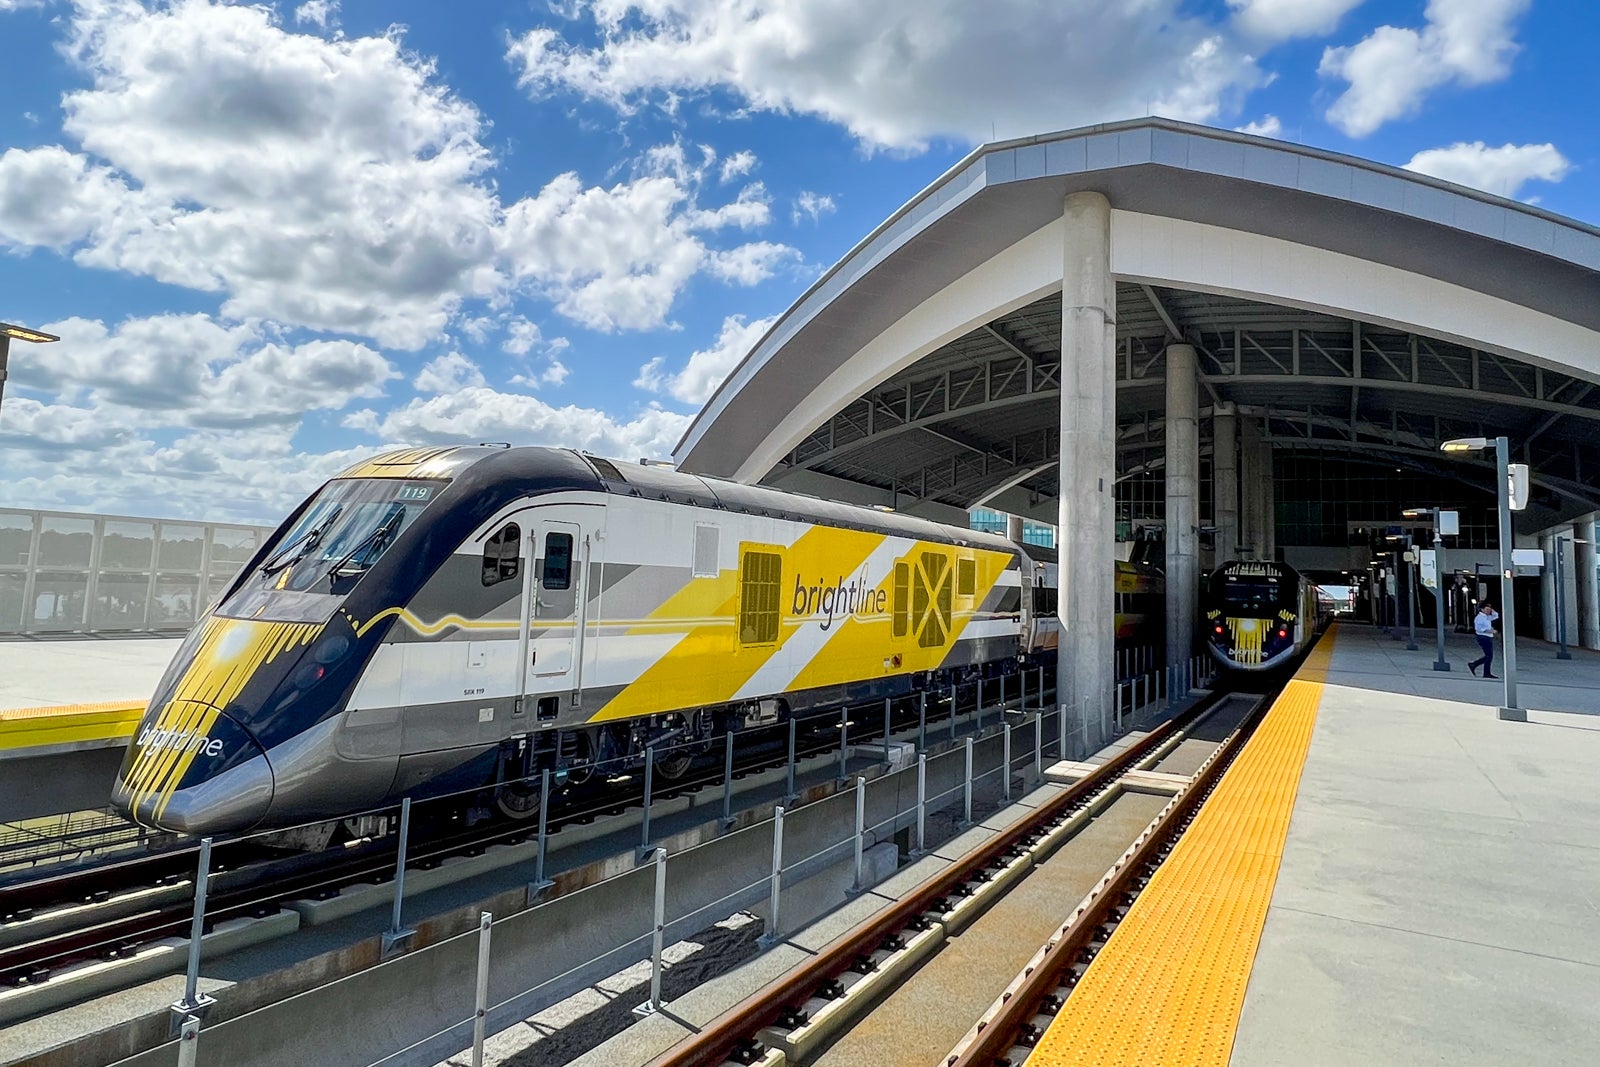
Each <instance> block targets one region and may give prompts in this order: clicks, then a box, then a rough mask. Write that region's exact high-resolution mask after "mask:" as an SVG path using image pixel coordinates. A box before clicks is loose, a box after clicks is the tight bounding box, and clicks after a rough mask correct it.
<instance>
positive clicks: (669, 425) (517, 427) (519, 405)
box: [346, 386, 690, 459]
mask: <svg viewBox="0 0 1600 1067" xmlns="http://www.w3.org/2000/svg"><path fill="white" fill-rule="evenodd" d="M358 418H359V415H358ZM689 419H690V416H688V415H680V414H677V413H675V412H671V411H664V410H662V409H660V408H656V407H650V408H646V409H645V410H643V411H641V412H640V413H639V414H638V415H636V416H635V417H634V418H633V419H632V420H630V421H627V422H622V421H619V420H617V419H616V418H614V417H613V416H611V415H608V414H606V413H605V412H603V411H596V410H595V409H593V408H584V407H577V406H575V405H571V404H569V405H566V406H564V407H555V406H553V405H551V404H547V403H545V402H544V401H543V400H540V399H539V398H538V397H536V396H525V395H522V394H518V393H502V392H499V391H497V390H494V389H490V388H488V387H486V386H482V387H475V388H468V389H462V390H460V391H459V392H455V393H449V394H445V395H441V396H435V397H430V398H428V399H426V400H421V399H418V400H413V401H411V402H410V403H409V404H407V405H406V406H404V407H402V408H397V409H396V410H394V411H391V412H389V413H388V414H386V415H382V416H378V415H374V416H373V417H371V418H370V419H365V420H364V421H363V423H362V424H363V425H364V426H367V427H370V428H371V429H372V430H373V431H374V432H375V433H377V435H378V436H379V437H382V438H383V439H385V440H387V441H393V442H397V443H407V444H418V445H424V444H460V443H467V442H472V441H509V442H511V443H512V444H515V445H559V446H562V447H566V448H581V449H586V450H588V451H590V452H595V453H598V454H600V455H603V456H614V457H617V458H619V459H637V458H639V457H640V456H644V457H660V456H666V455H670V454H671V452H672V446H673V445H675V444H677V443H678V438H679V437H681V436H682V435H683V431H684V430H685V429H686V428H687V427H688V424H689ZM354 424H355V420H346V425H354Z"/></svg>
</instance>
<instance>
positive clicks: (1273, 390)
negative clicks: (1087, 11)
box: [676, 119, 1600, 516]
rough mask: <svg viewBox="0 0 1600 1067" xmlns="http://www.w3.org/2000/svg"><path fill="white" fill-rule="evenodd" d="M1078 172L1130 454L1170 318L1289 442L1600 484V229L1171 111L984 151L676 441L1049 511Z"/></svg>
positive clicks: (801, 473)
mask: <svg viewBox="0 0 1600 1067" xmlns="http://www.w3.org/2000/svg"><path fill="white" fill-rule="evenodd" d="M1082 190H1095V191H1098V192H1102V193H1104V194H1105V195H1106V196H1107V197H1108V198H1109V200H1110V202H1111V205H1112V209H1113V224H1112V227H1113V245H1112V270H1113V273H1114V274H1115V275H1116V276H1117V280H1118V285H1117V304H1118V306H1117V341H1118V368H1117V385H1118V398H1117V407H1118V422H1119V427H1120V429H1119V436H1120V437H1121V438H1122V439H1123V440H1122V444H1121V445H1120V446H1119V467H1120V469H1121V470H1122V471H1130V470H1135V469H1140V468H1141V467H1148V466H1152V465H1157V466H1158V465H1159V464H1160V433H1159V429H1160V418H1161V414H1162V410H1163V407H1164V389H1163V377H1162V375H1163V372H1164V357H1163V352H1164V349H1165V347H1166V345H1168V344H1170V343H1172V342H1174V341H1176V340H1180V339H1181V340H1184V341H1187V342H1189V343H1192V344H1195V345H1196V347H1197V348H1198V349H1199V350H1200V374H1201V381H1202V386H1203V390H1204V392H1203V393H1202V403H1203V404H1209V403H1214V402H1217V401H1230V402H1233V403H1235V404H1237V405H1239V406H1240V407H1241V409H1243V410H1244V411H1246V412H1256V413H1259V414H1261V415H1263V416H1264V417H1265V418H1266V419H1267V422H1266V424H1265V425H1266V427H1267V432H1268V435H1269V437H1270V439H1271V440H1272V441H1273V442H1274V443H1275V444H1276V445H1278V446H1280V447H1285V448H1300V449H1317V450H1324V449H1326V450H1335V451H1340V452H1344V453H1350V454H1356V455H1360V454H1365V453H1371V454H1373V455H1375V456H1381V457H1382V460H1383V461H1384V462H1393V463H1396V464H1404V465H1407V466H1410V467H1413V468H1419V469H1439V470H1440V471H1441V472H1443V473H1446V474H1451V475H1453V476H1459V474H1460V473H1461V471H1462V469H1461V467H1460V466H1459V465H1458V464H1456V463H1455V461H1449V462H1446V461H1443V460H1441V459H1440V457H1439V456H1438V453H1437V442H1438V441H1440V440H1442V439H1446V438H1448V437H1454V436H1476V435H1478V434H1480V433H1487V434H1489V435H1491V436H1492V435H1494V434H1500V433H1503V434H1506V435H1507V436H1508V437H1510V438H1511V439H1512V441H1513V446H1514V448H1515V449H1516V450H1517V451H1518V453H1519V455H1518V458H1525V459H1527V460H1528V461H1529V462H1530V463H1531V464H1532V465H1533V466H1534V468H1535V473H1536V481H1537V483H1538V485H1539V486H1540V487H1541V488H1542V490H1543V492H1544V495H1543V497H1542V498H1541V501H1540V502H1541V503H1542V504H1544V505H1545V506H1546V507H1547V508H1549V509H1550V510H1552V511H1553V512H1557V513H1562V512H1565V513H1577V512H1579V511H1586V510H1591V509H1594V508H1596V507H1600V453H1594V452H1593V450H1592V442H1593V440H1595V433H1596V431H1597V430H1600V230H1597V229H1595V228H1594V227H1591V226H1587V225H1584V224H1582V223H1579V222H1575V221H1573V220H1570V219H1565V218H1562V217H1560V216H1557V215H1554V214H1552V213H1550V212H1547V211H1543V210H1540V209H1538V208H1536V207H1532V206H1529V205H1526V204H1521V203H1516V202H1512V201H1508V200H1504V199H1502V198H1499V197H1495V196H1491V195H1489V194H1486V193H1481V192H1478V191H1476V190H1472V189H1467V188H1463V187H1460V186H1456V185H1452V184H1450V183H1447V182H1443V181H1439V180H1436V179H1433V178H1429V177H1426V176H1423V175H1419V174H1414V173H1411V172H1408V171H1404V170H1398V169H1395V168H1393V167H1388V166H1384V165H1381V164H1376V163H1371V162H1368V161H1365V160H1361V159H1356V158H1353V157H1349V156H1341V155H1337V154H1334V153H1329V152H1324V151H1320V150H1316V149H1311V148H1305V147H1302V146H1299V145H1292V144H1286V143H1283V142H1279V141H1272V140H1268V139H1264V138H1260V137H1253V136H1248V135H1244V134H1238V133H1231V132H1225V131H1219V130H1213V129H1208V128H1205V127H1199V126H1193V125H1188V124H1184V123H1177V122H1172V121H1168V120H1162V119H1142V120H1137V121H1132V122H1124V123H1113V124H1108V125H1102V126H1095V127H1090V128H1086V129H1081V130H1074V131H1070V132H1065V133H1058V134H1051V135H1047V136H1040V137H1031V138H1025V139H1022V140H1016V141H1007V142H1003V143H998V144H993V145H986V146H984V147H982V148H979V149H978V150H976V151H974V152H973V153H972V154H971V155H969V156H968V157H967V158H966V159H964V160H963V161H962V162H961V163H959V164H958V165H957V166H955V167H954V168H952V169H951V170H950V171H949V172H948V173H946V174H945V175H944V176H943V177H941V178H940V179H939V180H938V181H936V182H934V183H933V184H932V185H930V186H929V187H928V188H927V189H925V190H923V192H922V193H920V194H919V195H918V196H917V197H916V198H914V199H913V200H911V201H910V202H909V203H907V204H906V205H905V206H904V207H902V208H901V209H900V210H899V211H897V212H896V213H895V214H894V215H893V216H891V217H890V218H889V219H887V220H886V221H885V222H884V223H883V224H882V225H881V226H879V227H878V228H877V229H876V230H875V231H873V233H871V234H870V235H868V236H867V237H866V238H865V239H864V240H863V241H862V242H861V243H860V244H858V245H857V246H856V247H855V248H854V249H852V250H851V251H850V253H848V254H847V255H846V256H845V257H844V258H843V259H842V260H841V261H840V262H839V263H838V264H836V265H835V266H834V267H833V268H832V269H831V270H830V271H828V272H827V273H826V274H825V275H824V276H823V277H822V278H821V279H819V280H818V281H817V283H816V284H815V285H813V286H812V287H811V289H810V290H808V291H807V292H806V293H805V294H804V295H803V296H802V297H801V298H800V299H799V300H798V301H796V303H795V304H794V305H793V306H792V307H791V308H790V309H789V310H788V311H787V312H786V313H785V314H784V315H783V316H782V317H781V318H780V319H779V320H778V321H777V322H776V323H775V324H774V326H773V327H772V329H771V330H770V331H769V332H768V333H767V335H766V336H765V337H764V338H763V339H762V340H761V341H760V343H759V344H757V346H756V347H755V348H754V349H753V350H752V351H751V352H750V353H749V355H748V356H747V357H746V358H745V360H744V361H743V362H742V363H741V364H740V365H739V366H738V367H737V368H736V369H735V370H734V372H733V373H732V374H731V375H729V377H728V379H727V380H726V381H725V382H724V383H723V384H722V387H721V388H720V389H719V390H718V392H717V393H716V395H714V396H713V397H712V399H711V401H710V402H709V403H708V404H707V405H706V407H705V409H704V410H703V411H702V412H701V413H700V415H699V416H698V417H697V418H696V420H695V422H694V423H693V424H692V425H691V427H690V429H689V431H688V433H687V434H686V435H685V437H684V439H683V440H682V442H680V444H679V446H678V449H677V452H676V458H677V460H678V462H679V464H680V465H681V466H682V467H683V468H685V469H687V470H692V471H696V472H701V473H706V474H713V475H719V476H724V477H737V478H741V479H744V480H751V481H753V480H758V479H760V480H765V481H768V482H771V483H773V484H779V485H790V486H795V487H800V488H810V489H815V490H818V491H822V492H829V493H833V494H835V495H849V494H848V493H846V492H840V491H841V490H845V489H852V488H859V489H861V490H862V491H874V492H878V493H886V494H887V497H888V500H889V502H892V503H894V504H896V506H901V507H906V506H912V507H915V506H917V505H919V504H922V505H927V506H929V507H937V506H938V505H948V506H949V507H954V508H966V507H970V506H972V505H974V504H976V503H979V502H982V501H985V500H989V501H993V502H995V503H996V505H997V506H1002V507H1003V508H1004V509H1005V510H1013V511H1017V512H1020V513H1028V512H1029V511H1035V512H1036V513H1037V514H1039V515H1041V516H1044V515H1048V514H1050V513H1051V512H1053V503H1051V501H1053V497H1054V493H1055V480H1056V471H1055V457H1056V456H1057V455H1058V453H1059V438H1058V431H1057V426H1058V416H1057V406H1058V401H1059V393H1058V391H1057V387H1056V382H1057V380H1058V377H1059V375H1058V371H1059V364H1060V359H1061V356H1060V336H1061V319H1060V293H1059V282H1060V260H1061V249H1062V245H1061V240H1060V237H1059V235H1058V234H1057V235H1054V236H1052V231H1051V227H1052V226H1055V225H1058V224H1059V220H1060V218H1061V211H1062V201H1063V199H1064V198H1065V197H1066V196H1067V195H1068V194H1070V193H1073V192H1078V191H1082ZM1052 269H1053V270H1054V276H1053V280H1052V277H1051V274H1050V272H1051V270H1052ZM1586 453H1589V454H1590V455H1591V456H1592V457H1593V458H1589V460H1588V463H1587V464H1586V463H1585V458H1586V455H1585V454H1586ZM1475 480H1476V479H1475ZM871 499H880V498H871ZM1026 504H1033V505H1038V506H1037V507H1029V506H1024V505H1026Z"/></svg>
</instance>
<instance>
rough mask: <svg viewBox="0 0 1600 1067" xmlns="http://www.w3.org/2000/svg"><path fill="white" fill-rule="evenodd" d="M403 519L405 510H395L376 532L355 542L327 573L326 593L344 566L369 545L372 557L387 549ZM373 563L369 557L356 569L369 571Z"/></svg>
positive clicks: (331, 589)
mask: <svg viewBox="0 0 1600 1067" xmlns="http://www.w3.org/2000/svg"><path fill="white" fill-rule="evenodd" d="M405 517H406V509H405V508H396V509H395V511H394V514H392V515H390V516H389V517H388V518H387V519H385V520H384V522H383V525H382V526H379V527H378V528H377V529H376V530H373V531H372V532H371V533H369V534H368V535H367V536H365V537H363V538H362V539H361V540H360V541H358V542H356V547H354V548H352V549H351V550H350V551H349V552H347V553H345V555H344V557H343V558H342V559H340V560H339V562H338V563H335V564H334V565H333V567H332V569H330V570H329V571H328V591H329V592H332V591H333V585H334V583H335V582H337V581H338V580H339V573H340V572H341V571H343V570H344V568H345V564H347V563H349V562H350V561H351V560H353V559H355V558H356V556H358V555H359V554H360V553H361V551H362V550H363V549H366V548H367V547H368V546H369V545H370V546H371V548H372V550H373V554H374V555H381V554H382V549H383V548H387V547H388V545H389V538H390V537H392V536H393V535H394V531H395V528H396V527H397V526H398V525H399V524H400V523H401V522H402V521H403V520H404V519H405ZM380 546H381V547H380ZM375 562H377V561H376V559H375V558H372V557H371V556H369V558H368V559H367V561H366V563H364V564H363V565H362V566H361V567H360V568H358V569H359V570H363V571H364V570H369V569H371V567H372V565H373V563H375Z"/></svg>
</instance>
